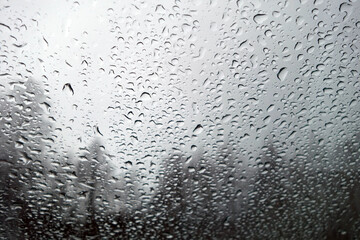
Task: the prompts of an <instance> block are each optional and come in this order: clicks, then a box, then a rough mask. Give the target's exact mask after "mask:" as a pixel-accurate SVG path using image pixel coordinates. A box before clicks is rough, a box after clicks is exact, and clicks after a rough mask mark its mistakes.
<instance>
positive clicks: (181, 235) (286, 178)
mask: <svg viewBox="0 0 360 240" xmlns="http://www.w3.org/2000/svg"><path fill="white" fill-rule="evenodd" d="M14 89H17V90H11V91H10V92H11V93H13V94H10V95H6V96H4V97H3V98H2V99H0V100H1V101H2V104H1V107H0V110H1V118H0V123H1V131H0V164H1V166H0V172H1V175H0V181H1V182H0V231H1V233H0V238H2V239H21V238H23V239H168V238H169V239H170V238H174V239H359V237H360V218H359V214H360V170H359V165H360V164H359V159H360V153H359V142H360V141H359V140H360V134H354V135H353V137H352V138H350V139H349V140H348V141H346V142H344V143H339V144H338V145H337V148H336V149H335V150H334V154H332V155H331V157H332V158H333V159H335V161H334V162H335V163H328V166H330V167H329V168H328V169H324V168H323V167H319V166H318V165H314V164H313V162H314V161H322V158H324V156H323V155H324V154H323V152H324V150H323V149H322V148H321V147H320V146H317V145H316V144H314V146H313V147H311V149H310V150H309V152H311V154H310V153H309V154H306V153H304V154H303V155H299V156H298V155H297V156H296V157H293V158H289V157H286V155H284V154H282V153H280V152H279V150H278V149H277V148H276V147H275V144H274V143H273V142H272V141H270V140H266V139H265V143H264V146H263V148H262V149H261V154H260V155H259V156H258V158H256V160H255V164H256V165H255V166H253V169H254V171H253V173H248V172H245V171H244V166H243V165H242V163H243V159H241V158H242V157H240V155H239V154H238V152H237V151H236V148H234V147H232V146H230V145H226V146H224V147H220V148H219V149H218V150H217V153H216V154H214V156H208V155H207V154H199V155H198V156H193V158H194V159H192V160H191V161H189V156H187V155H186V154H185V153H184V154H183V153H181V152H177V153H174V154H171V155H169V157H168V158H167V159H163V160H162V168H161V174H160V175H159V184H158V186H156V189H155V190H154V192H153V193H151V194H149V197H148V199H149V200H148V201H147V202H146V203H144V204H142V205H141V204H140V205H139V206H138V207H129V208H127V207H126V206H127V205H126V204H124V202H126V198H127V197H128V196H127V195H131V194H134V192H136V189H135V188H136V182H137V181H140V180H139V179H137V178H136V177H129V178H127V179H125V180H124V179H117V178H115V177H114V176H113V175H112V168H111V163H110V162H109V160H108V158H107V157H106V150H105V147H104V146H103V145H102V143H101V139H97V138H95V139H94V140H93V141H92V143H90V144H89V146H88V147H87V148H85V149H83V152H84V154H83V155H82V156H80V157H79V158H78V159H77V158H75V157H74V156H72V155H71V154H68V155H65V156H64V155H62V154H60V153H58V152H57V151H56V150H55V149H53V147H52V144H53V143H54V142H55V138H56V136H54V135H53V133H52V126H51V124H50V122H51V119H50V120H49V119H46V118H45V117H46V111H47V110H46V108H47V107H48V106H50V105H49V103H47V100H46V98H45V96H44V93H43V91H42V90H41V88H40V87H39V86H37V85H36V83H35V82H32V81H28V82H25V83H23V84H20V86H19V87H16V86H15V88H14ZM316 166H317V167H316ZM118 182H123V183H124V184H118ZM117 188H122V189H124V191H123V194H118V191H117V190H118V189H117ZM119 204H120V205H121V204H123V206H125V207H122V208H119V209H120V210H115V209H117V208H116V207H114V206H116V205H119Z"/></svg>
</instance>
